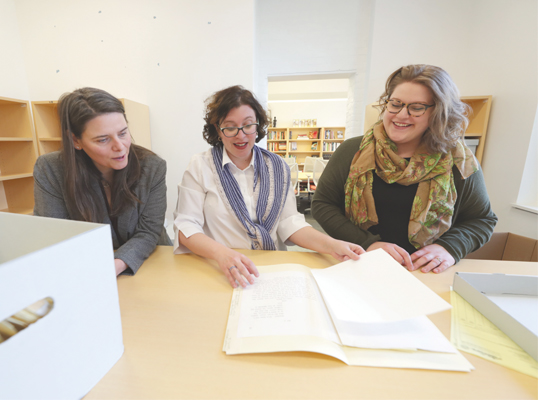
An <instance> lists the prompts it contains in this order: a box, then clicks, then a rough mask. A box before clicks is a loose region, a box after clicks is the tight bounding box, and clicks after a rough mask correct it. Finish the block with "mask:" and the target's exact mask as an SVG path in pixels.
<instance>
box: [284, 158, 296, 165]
mask: <svg viewBox="0 0 538 400" xmlns="http://www.w3.org/2000/svg"><path fill="white" fill-rule="evenodd" d="M284 161H286V164H288V165H289V166H290V167H291V166H292V165H293V164H297V162H296V161H295V158H292V157H284Z"/></svg>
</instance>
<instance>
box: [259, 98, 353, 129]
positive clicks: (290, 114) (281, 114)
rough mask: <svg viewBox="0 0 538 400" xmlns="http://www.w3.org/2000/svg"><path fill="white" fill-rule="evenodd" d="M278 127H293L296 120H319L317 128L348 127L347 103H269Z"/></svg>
mask: <svg viewBox="0 0 538 400" xmlns="http://www.w3.org/2000/svg"><path fill="white" fill-rule="evenodd" d="M269 108H270V109H271V112H272V115H273V117H275V116H276V118H277V127H279V126H284V127H288V126H293V120H294V119H312V118H315V119H317V126H325V127H330V126H344V127H345V126H346V101H298V102H293V103H269Z"/></svg>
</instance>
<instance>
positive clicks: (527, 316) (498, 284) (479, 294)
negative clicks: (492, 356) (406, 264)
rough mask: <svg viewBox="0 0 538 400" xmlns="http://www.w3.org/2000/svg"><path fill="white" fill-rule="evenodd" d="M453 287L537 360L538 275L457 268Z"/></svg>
mask: <svg viewBox="0 0 538 400" xmlns="http://www.w3.org/2000/svg"><path fill="white" fill-rule="evenodd" d="M454 291H455V292H457V293H458V294H459V295H460V296H461V297H463V298H464V299H465V300H466V301H467V302H468V303H469V304H471V305H472V306H473V307H474V308H476V309H477V310H478V311H479V312H480V313H481V314H482V315H483V316H484V317H486V318H487V319H489V320H490V321H491V322H492V323H493V324H495V325H496V326H497V328H499V329H500V330H502V331H503V332H504V333H505V334H506V335H507V336H508V337H510V339H512V340H513V341H514V342H515V343H517V344H518V345H519V346H520V347H521V348H522V349H523V350H525V351H526V352H527V353H528V354H529V355H530V356H531V357H532V358H534V359H535V360H536V361H538V323H537V317H536V304H537V303H538V276H525V275H506V274H484V273H470V272H456V273H455V275H454Z"/></svg>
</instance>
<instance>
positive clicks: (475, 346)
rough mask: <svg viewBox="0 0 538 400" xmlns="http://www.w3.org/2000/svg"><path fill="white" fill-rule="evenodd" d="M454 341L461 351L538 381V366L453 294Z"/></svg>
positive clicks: (459, 297)
mask: <svg viewBox="0 0 538 400" xmlns="http://www.w3.org/2000/svg"><path fill="white" fill-rule="evenodd" d="M450 301H451V303H452V307H453V308H452V331H451V341H452V344H454V346H456V347H457V348H458V349H460V350H463V351H465V352H467V353H471V354H474V355H476V356H479V357H482V358H484V359H486V360H489V361H493V362H495V363H497V364H500V365H502V366H504V367H507V368H510V369H513V370H515V371H519V372H522V373H524V374H526V375H530V376H533V377H535V378H538V362H536V361H535V360H534V359H533V358H532V357H531V356H530V355H528V354H527V353H526V352H525V351H524V350H523V349H522V348H521V347H519V346H518V345H517V344H516V343H514V341H513V340H512V339H510V338H509V337H508V336H507V335H506V334H505V333H504V332H502V331H501V330H500V329H499V328H497V327H496V326H495V325H494V324H493V323H491V322H490V321H489V320H488V319H487V318H486V317H484V316H483V315H482V314H480V313H479V312H478V310H476V309H475V308H474V307H473V306H472V305H470V304H469V303H468V302H467V301H466V300H465V299H464V298H463V297H461V296H460V295H459V294H457V293H456V292H454V291H451V292H450Z"/></svg>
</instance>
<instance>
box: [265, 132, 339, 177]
mask: <svg viewBox="0 0 538 400" xmlns="http://www.w3.org/2000/svg"><path fill="white" fill-rule="evenodd" d="M345 132H346V129H345V128H344V127H316V126H308V127H292V128H284V127H283V128H268V129H267V150H269V151H271V152H273V153H275V154H278V155H280V156H282V157H284V158H295V160H296V162H297V164H299V167H302V166H304V160H305V158H306V157H320V158H329V157H330V156H331V155H332V153H334V151H335V150H336V148H337V147H338V146H339V145H340V143H342V142H343V141H344V138H345ZM301 169H302V168H301Z"/></svg>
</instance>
